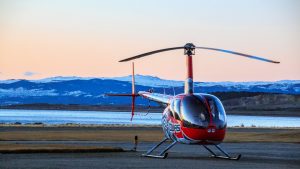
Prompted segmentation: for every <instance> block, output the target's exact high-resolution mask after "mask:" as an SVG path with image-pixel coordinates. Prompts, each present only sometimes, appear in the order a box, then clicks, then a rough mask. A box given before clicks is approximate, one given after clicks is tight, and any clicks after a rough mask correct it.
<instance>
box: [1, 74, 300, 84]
mask: <svg viewBox="0 0 300 169" xmlns="http://www.w3.org/2000/svg"><path fill="white" fill-rule="evenodd" d="M131 76H132V75H125V76H115V77H103V76H102V77H100V76H99V77H96V76H94V77H92V76H90V77H83V76H50V77H45V78H39V79H26V78H20V79H0V82H1V81H2V82H3V81H10V80H27V81H40V80H46V79H55V78H62V79H63V78H65V79H68V78H75V79H76V78H78V79H86V80H89V79H114V78H125V77H131ZM135 76H143V77H149V76H150V77H154V78H158V79H160V80H167V81H182V82H184V79H182V80H175V79H166V78H162V77H159V76H152V75H144V74H135ZM281 81H300V79H281V80H275V81H261V80H254V81H194V82H200V83H201V82H203V83H206V82H207V83H210V82H211V83H222V82H233V83H248V82H281ZM136 82H138V81H136Z"/></svg>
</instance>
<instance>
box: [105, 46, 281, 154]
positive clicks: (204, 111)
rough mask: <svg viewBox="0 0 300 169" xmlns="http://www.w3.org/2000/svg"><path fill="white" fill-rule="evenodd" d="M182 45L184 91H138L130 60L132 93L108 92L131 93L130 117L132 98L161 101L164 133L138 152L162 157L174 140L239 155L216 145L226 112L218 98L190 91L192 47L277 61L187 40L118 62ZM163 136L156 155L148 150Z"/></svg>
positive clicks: (193, 50)
mask: <svg viewBox="0 0 300 169" xmlns="http://www.w3.org/2000/svg"><path fill="white" fill-rule="evenodd" d="M178 49H184V54H185V55H186V67H187V77H186V80H185V84H184V93H182V94H178V95H176V96H172V95H166V94H159V93H154V92H153V91H148V92H147V91H139V92H138V93H136V92H135V82H134V64H133V76H132V94H108V95H109V96H131V97H132V117H131V120H132V118H133V115H134V107H135V98H136V97H137V96H142V97H144V98H146V99H149V100H152V101H155V102H158V103H161V104H163V105H165V106H166V108H165V110H164V112H163V114H162V121H161V123H162V128H163V131H164V134H165V138H163V140H162V141H161V142H160V143H158V144H157V145H155V146H154V147H153V148H151V149H150V150H149V151H148V152H147V153H146V154H143V155H142V156H145V157H154V158H166V157H167V155H168V153H167V151H168V150H169V149H171V148H172V147H173V146H174V145H175V144H176V143H182V144H198V145H202V146H203V147H204V148H205V149H206V150H208V151H209V152H210V153H211V154H212V155H211V156H212V157H215V158H224V159H231V160H238V159H240V157H241V155H240V154H239V155H237V156H235V157H232V156H230V155H229V154H228V153H227V152H226V151H224V150H223V149H221V147H220V146H219V144H220V143H222V141H223V139H224V137H225V133H226V126H227V121H226V113H225V110H224V107H223V105H222V102H221V101H220V100H219V99H218V98H217V97H216V96H214V95H211V94H206V93H194V92H193V64H192V55H194V54H195V49H206V50H213V51H219V52H225V53H231V54H235V55H239V56H244V57H248V58H251V59H257V60H260V61H265V62H270V63H280V62H277V61H272V60H269V59H265V58H261V57H257V56H252V55H248V54H243V53H239V52H234V51H230V50H223V49H217V48H209V47H196V46H195V45H194V44H192V43H187V44H186V45H184V46H182V47H173V48H166V49H160V50H155V51H151V52H147V53H144V54H140V55H137V56H134V57H130V58H127V59H123V60H121V61H119V62H126V61H130V60H134V59H139V58H142V57H145V56H148V55H152V54H155V53H160V52H165V51H170V50H178ZM167 140H171V141H172V143H171V144H170V145H168V146H167V147H166V148H165V149H164V150H163V151H162V152H160V153H159V154H158V155H153V154H152V152H153V151H154V150H155V149H156V148H158V147H159V146H160V145H162V144H163V143H164V142H166V141H167ZM209 145H210V146H215V147H216V148H217V149H218V150H219V151H220V153H222V154H223V155H217V154H216V153H215V152H214V151H213V150H212V149H211V148H210V147H208V146H209Z"/></svg>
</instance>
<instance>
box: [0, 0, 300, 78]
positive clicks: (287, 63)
mask: <svg viewBox="0 0 300 169" xmlns="http://www.w3.org/2000/svg"><path fill="white" fill-rule="evenodd" d="M188 42H192V43H194V44H195V45H197V46H204V47H215V48H222V49H227V50H234V51H237V52H243V53H247V54H252V55H256V56H261V57H266V58H268V59H272V60H276V61H280V62H281V63H280V64H271V63H267V62H261V61H257V60H252V59H247V58H243V57H239V56H236V55H231V54H226V53H220V52H214V51H205V50H197V51H196V55H195V56H193V62H194V79H195V81H275V80H288V79H289V80H299V79H300V49H299V48H300V1H299V0H264V1H261V0H226V1H220V0H205V1H204V0H189V1H186V0H97V1H96V0H43V1H41V0H0V79H2V80H3V79H20V78H22V79H40V78H45V77H52V76H82V77H114V76H125V75H129V74H131V63H130V62H126V63H119V62H118V60H121V59H124V58H127V57H131V56H135V55H138V54H141V53H143V52H148V51H152V50H156V49H161V48H168V47H177V46H183V45H184V44H186V43H188ZM135 72H136V73H137V74H143V75H153V76H158V77H161V78H165V79H174V80H184V79H185V76H186V68H185V56H184V55H183V51H181V50H178V51H171V52H165V53H160V54H156V55H152V56H148V57H145V58H142V59H139V60H136V61H135Z"/></svg>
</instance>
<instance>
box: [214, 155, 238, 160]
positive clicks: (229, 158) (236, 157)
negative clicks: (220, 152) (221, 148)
mask: <svg viewBox="0 0 300 169" xmlns="http://www.w3.org/2000/svg"><path fill="white" fill-rule="evenodd" d="M209 157H213V158H221V159H228V160H239V159H240V158H241V157H242V155H241V154H239V155H237V156H235V157H227V156H215V155H211V156H209Z"/></svg>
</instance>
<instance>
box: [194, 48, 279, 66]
mask: <svg viewBox="0 0 300 169" xmlns="http://www.w3.org/2000/svg"><path fill="white" fill-rule="evenodd" d="M196 48H197V49H207V50H214V51H219V52H225V53H231V54H235V55H240V56H244V57H248V58H251V59H256V60H260V61H265V62H270V63H280V62H278V61H273V60H269V59H265V58H262V57H258V56H252V55H248V54H244V53H239V52H234V51H231V50H224V49H217V48H208V47H196Z"/></svg>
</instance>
